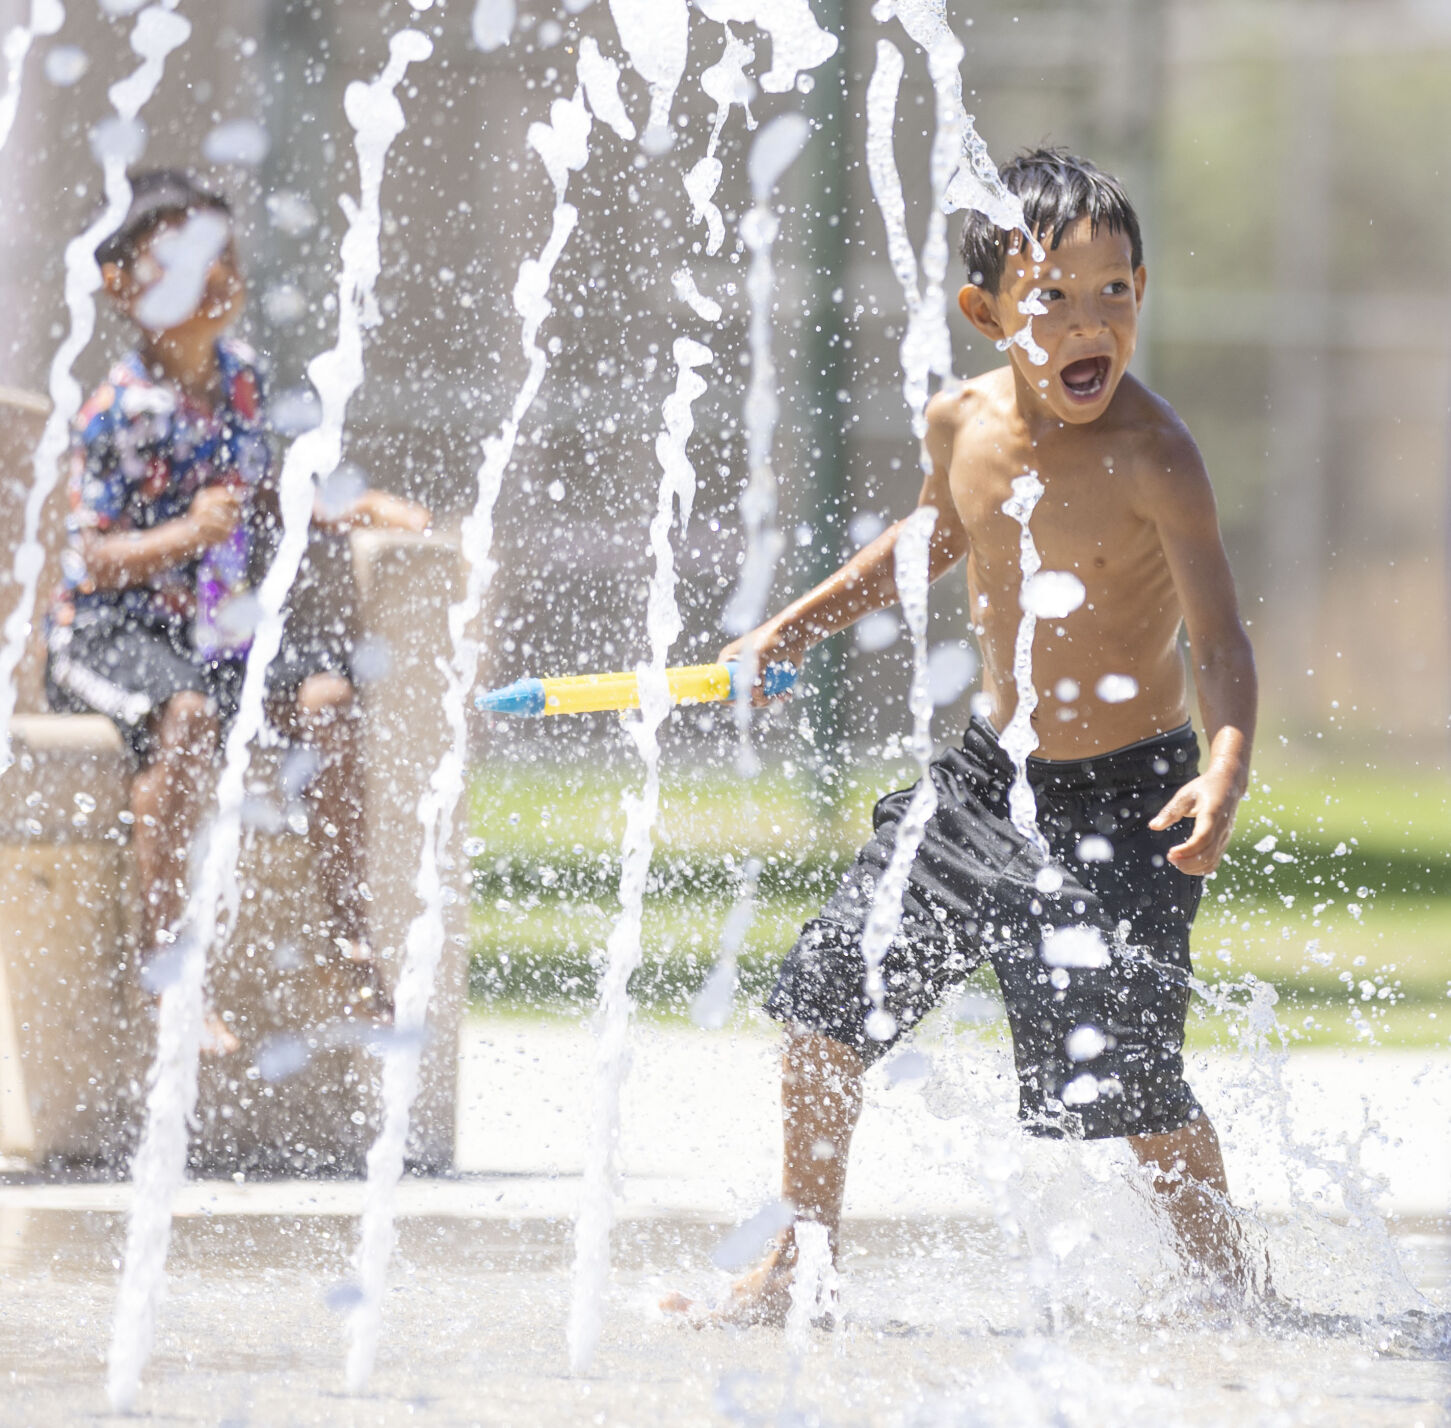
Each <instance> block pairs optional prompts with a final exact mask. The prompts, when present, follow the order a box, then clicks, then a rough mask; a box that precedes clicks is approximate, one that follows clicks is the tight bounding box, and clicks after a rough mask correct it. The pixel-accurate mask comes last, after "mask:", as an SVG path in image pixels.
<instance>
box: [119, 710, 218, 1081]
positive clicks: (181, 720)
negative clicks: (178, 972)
mask: <svg viewBox="0 0 1451 1428" xmlns="http://www.w3.org/2000/svg"><path fill="white" fill-rule="evenodd" d="M153 733H154V735H155V746H156V754H155V757H154V758H153V759H152V761H151V762H150V763H149V764H147V765H146V767H145V768H143V769H142V770H141V772H140V773H138V774H137V775H136V777H135V778H134V779H132V780H131V815H132V817H133V818H134V819H135V822H134V823H133V824H132V827H131V845H132V848H133V850H134V852H135V855H136V872H137V876H138V877H139V878H140V881H141V955H142V957H143V958H145V957H150V956H152V955H154V954H155V952H156V949H157V947H158V945H159V944H160V942H161V941H162V938H163V935H164V934H166V933H168V932H170V931H171V930H172V929H173V928H174V927H175V926H176V924H177V923H178V922H179V921H180V920H181V915H182V913H183V912H184V911H185V906H186V864H187V857H188V855H189V854H190V852H191V846H192V841H193V839H194V838H195V837H196V830H197V825H198V823H199V822H200V819H201V810H202V805H203V804H204V802H205V801H206V799H207V798H208V797H209V795H210V793H211V787H212V775H213V772H214V769H215V766H216V757H217V748H218V745H219V741H220V737H221V733H220V728H219V726H218V723H217V718H216V715H215V714H213V713H212V712H211V710H210V709H209V707H208V701H207V698H206V696H205V695H204V694H199V693H197V692H195V691H192V690H185V691H183V692H182V693H180V694H173V695H172V696H171V698H170V699H168V700H167V701H166V703H165V704H164V705H163V706H162V708H161V711H160V712H159V713H158V714H157V715H156V716H155V724H154V726H153ZM240 1045H241V1043H240V1042H239V1041H238V1040H237V1038H236V1037H235V1036H233V1035H232V1031H231V1028H230V1027H228V1026H227V1024H226V1023H225V1022H224V1021H223V1020H222V1019H221V1018H220V1017H219V1016H218V1015H217V1014H216V1012H214V1011H211V1010H208V1012H207V1016H206V1033H205V1036H204V1038H203V1049H204V1050H206V1051H208V1052H211V1053H213V1054H220V1055H225V1054H227V1053H229V1052H233V1051H236V1050H237V1049H238V1047H239V1046H240Z"/></svg>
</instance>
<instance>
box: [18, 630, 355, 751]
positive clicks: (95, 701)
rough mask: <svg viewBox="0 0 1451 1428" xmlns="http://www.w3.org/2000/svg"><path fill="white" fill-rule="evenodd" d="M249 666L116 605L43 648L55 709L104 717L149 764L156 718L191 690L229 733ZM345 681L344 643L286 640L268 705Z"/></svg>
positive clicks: (271, 677) (53, 636)
mask: <svg viewBox="0 0 1451 1428" xmlns="http://www.w3.org/2000/svg"><path fill="white" fill-rule="evenodd" d="M245 672H246V661H245V660H244V659H223V660H215V659H212V660H209V659H205V658H203V657H202V656H201V655H199V654H198V653H197V651H196V650H195V649H193V648H192V647H191V646H190V645H189V644H188V642H187V639H186V630H185V626H184V625H181V624H179V623H167V622H164V621H160V620H155V619H151V618H149V617H147V616H146V615H144V614H139V613H137V612H136V611H134V610H123V609H120V608H118V607H116V606H112V605H103V606H97V607H94V608H92V609H88V610H81V611H78V612H77V613H76V617H75V620H74V622H73V623H72V624H69V625H56V626H53V627H52V628H51V630H50V631H49V634H48V637H47V641H46V662H45V691H46V698H47V699H48V701H49V703H50V707H51V708H52V709H55V710H58V711H60V712H62V713H68V714H91V713H95V714H104V715H106V716H107V717H108V718H109V719H110V720H111V721H112V722H113V723H114V724H115V725H116V727H117V728H118V729H119V730H120V731H121V737H122V738H123V739H125V741H126V744H127V746H128V747H129V748H130V750H131V752H132V754H133V755H134V756H135V758H136V759H137V760H138V761H139V762H140V763H143V764H144V763H146V762H147V760H148V759H149V758H150V757H151V755H152V752H153V744H154V736H153V733H152V727H151V716H152V715H153V714H155V713H157V712H159V711H160V709H161V708H162V706H163V705H164V704H165V703H166V701H167V700H168V699H170V698H171V697H172V695H173V694H180V693H182V692H183V691H187V690H194V691H195V692H197V693H199V694H204V695H206V697H207V698H208V699H210V700H211V701H212V702H213V703H214V704H215V706H216V709H217V714H218V716H219V717H220V719H221V721H222V725H223V727H224V728H225V727H226V725H228V724H230V723H231V721H232V719H233V718H234V717H235V716H236V713H237V705H238V700H239V699H240V698H241V694H242V678H243V675H244V674H245ZM325 673H336V674H341V675H344V676H345V677H347V676H348V661H347V652H346V650H345V649H344V648H343V647H342V643H341V641H339V640H332V639H320V638H308V639H306V640H296V639H293V638H291V637H290V635H289V637H285V638H284V639H283V643H282V648H281V649H280V650H279V651H278V653H277V657H276V659H274V660H273V661H272V664H271V666H270V667H269V668H268V671H267V697H268V698H269V699H276V698H281V697H284V696H291V695H294V694H296V692H297V690H298V688H299V686H300V685H301V684H302V682H303V680H305V679H306V678H307V677H308V676H309V675H312V674H325Z"/></svg>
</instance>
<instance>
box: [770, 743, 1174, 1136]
mask: <svg viewBox="0 0 1451 1428" xmlns="http://www.w3.org/2000/svg"><path fill="white" fill-rule="evenodd" d="M1198 761H1199V754H1198V744H1197V742H1196V740H1195V737H1194V731H1193V730H1192V729H1191V728H1190V727H1189V725H1187V724H1185V725H1184V726H1183V727H1182V728H1179V729H1175V730H1173V731H1172V732H1170V733H1167V734H1162V735H1159V736H1156V737H1154V738H1152V739H1145V740H1143V741H1142V742H1141V743H1137V744H1131V745H1129V746H1128V747H1126V748H1122V749H1116V750H1114V751H1112V752H1110V753H1107V754H1102V755H1099V756H1097V757H1095V758H1090V759H1075V760H1061V761H1060V760H1047V759H1030V760H1029V761H1028V778H1029V781H1030V782H1031V784H1032V786H1033V791H1034V793H1035V794H1036V795H1037V800H1038V823H1039V826H1040V828H1041V829H1042V831H1043V834H1044V836H1045V837H1046V838H1047V840H1048V843H1049V846H1050V848H1051V849H1052V854H1053V860H1054V864H1055V866H1056V867H1057V869H1058V870H1059V871H1061V872H1062V873H1063V874H1065V877H1064V881H1063V883H1062V886H1061V887H1060V888H1058V889H1056V890H1055V891H1053V892H1049V893H1045V892H1042V891H1040V890H1039V889H1038V887H1037V885H1036V881H1037V875H1038V874H1039V873H1040V872H1041V871H1042V868H1043V863H1042V860H1041V857H1040V855H1039V854H1038V853H1037V852H1036V851H1035V850H1034V848H1033V847H1032V845H1031V844H1030V843H1028V841H1027V840H1026V839H1024V838H1023V837H1022V835H1021V834H1020V833H1018V831H1017V830H1016V829H1015V828H1014V827H1013V825H1012V822H1011V821H1010V819H1009V817H1008V802H1007V794H1008V788H1009V786H1010V784H1011V782H1012V778H1013V769H1012V764H1011V761H1010V760H1009V759H1008V756H1007V754H1006V753H1004V752H1003V749H1002V747H1001V745H1000V744H999V743H998V739H997V736H996V734H995V733H994V732H993V729H992V727H991V726H990V725H989V724H987V723H986V722H985V721H982V720H979V719H974V720H973V721H972V724H971V725H970V726H969V728H968V730H967V733H966V735H965V736H964V738H963V742H962V747H961V748H954V749H948V750H947V751H946V752H945V753H943V754H941V755H940V756H939V757H938V758H936V759H934V760H933V762H932V765H931V777H932V781H933V784H934V785H935V786H936V789H937V797H938V805H937V812H936V813H935V814H934V815H933V817H932V819H931V820H930V821H929V823H928V824H927V830H926V834H925V836H924V837H923V840H922V845H921V848H920V849H919V851H918V854H917V857H916V859H915V861H914V862H913V864H912V870H911V874H910V877H909V880H908V885H907V890H906V894H905V896H904V898H903V916H902V925H901V929H900V931H899V933H898V935H897V937H896V939H895V940H894V941H893V942H892V944H891V946H890V947H889V948H888V950H887V954H886V957H885V959H884V960H883V963H882V974H883V977H884V980H885V983H886V997H885V1009H886V1010H887V1011H888V1012H889V1013H890V1014H891V1016H892V1018H893V1019H894V1020H895V1023H896V1031H895V1034H894V1035H893V1036H892V1037H891V1038H890V1039H889V1040H887V1041H878V1040H874V1039H873V1038H872V1037H870V1036H869V1035H868V1034H867V1031H866V1021H867V1016H868V1014H869V1013H870V1011H871V1009H872V1008H871V1003H870V1001H869V999H868V998H867V996H866V992H865V975H864V967H863V963H862V954H861V939H862V933H863V930H864V928H865V926H866V922H867V917H868V914H869V912H870V910H871V904H872V896H873V893H874V891H875V889H876V886H877V882H878V879H879V878H880V877H881V874H882V873H883V872H884V871H885V869H886V866H887V863H888V860H889V859H890V857H891V853H892V847H893V845H894V843H895V841H896V833H897V827H898V824H899V823H900V821H901V819H902V816H903V815H904V814H905V812H906V810H907V805H908V803H909V802H910V801H911V796H912V791H911V790H910V789H905V790H902V791H901V792H898V793H891V794H888V795H887V796H886V797H885V798H884V799H882V800H881V802H880V803H878V804H877V806H876V809H875V811H874V813H873V816H872V822H873V827H874V830H875V831H874V833H873V836H872V838H871V839H870V840H869V841H868V843H867V845H866V846H865V847H864V848H863V849H862V851H861V853H860V854H859V855H858V856H857V860H856V862H855V863H854V864H853V866H852V867H851V868H850V869H849V870H848V872H847V873H846V875H845V877H844V878H843V879H842V882H841V885H840V887H838V889H837V890H836V892H835V893H834V894H833V895H832V897H831V899H830V900H829V901H828V902H827V904H826V906H825V907H824V908H823V909H822V911H821V914H820V916H819V917H816V918H814V919H813V920H812V921H810V922H808V923H807V924H806V926H805V927H804V928H803V929H802V932H801V936H800V938H799V939H798V940H797V942H796V945H795V946H794V947H793V948H792V949H791V952H790V953H789V954H788V956H787V958H786V960H785V962H784V963H783V965H782V967H781V971H780V974H779V976H778V978H777V981H776V985H775V988H774V990H773V991H772V993H771V995H770V997H769V998H768V1000H767V1002H766V1010H767V1011H768V1012H769V1013H770V1014H771V1015H772V1016H773V1017H775V1018H776V1019H777V1020H779V1021H784V1022H794V1023H797V1024H800V1025H803V1026H806V1027H808V1028H810V1029H812V1030H815V1031H819V1032H822V1033H824V1034H825V1035H827V1036H830V1037H832V1038H833V1039H834V1040H837V1041H840V1042H842V1043H844V1044H845V1045H847V1046H850V1047H852V1048H853V1049H854V1050H856V1051H857V1052H859V1053H860V1054H861V1056H862V1059H863V1060H864V1061H865V1062H867V1063H868V1064H870V1063H871V1062H873V1061H875V1060H876V1059H877V1058H879V1057H880V1056H881V1055H882V1054H883V1053H884V1052H885V1051H886V1050H887V1049H888V1048H889V1047H890V1046H891V1045H892V1044H893V1042H894V1041H895V1040H896V1039H897V1038H898V1037H900V1036H901V1034H902V1033H903V1032H905V1031H907V1030H908V1029H910V1028H911V1027H912V1026H914V1025H915V1024H916V1023H917V1022H918V1021H919V1020H920V1019H921V1018H922V1017H923V1016H924V1015H925V1014H926V1013H927V1012H928V1011H929V1010H931V1008H932V1006H933V1004H934V1003H935V1002H936V1001H937V1000H938V998H939V997H940V996H941V995H942V993H943V992H944V991H945V990H946V989H947V988H949V987H951V986H953V985H955V984H957V983H960V982H961V981H962V980H963V979H964V978H966V977H967V976H968V974H969V973H971V972H972V971H973V970H974V969H976V968H977V967H978V966H980V965H981V964H982V962H983V961H984V960H987V961H990V962H991V963H992V966H993V970H994V971H995V972H996V973H997V978H998V983H999V985H1000V986H1001V988H1002V991H1003V1000H1004V1002H1005V1004H1006V1007H1007V1013H1008V1021H1009V1023H1010V1025H1011V1028H1012V1034H1013V1050H1014V1056H1015V1059H1016V1062H1017V1071H1018V1083H1019V1106H1018V1113H1019V1115H1020V1116H1021V1117H1022V1119H1023V1121H1024V1122H1025V1123H1026V1125H1027V1128H1028V1129H1029V1130H1030V1131H1032V1132H1033V1133H1035V1134H1038V1135H1046V1136H1065V1135H1071V1136H1075V1137H1083V1138H1087V1139H1099V1138H1104V1137H1109V1136H1125V1135H1153V1134H1159V1133H1162V1132H1165V1131H1172V1130H1178V1129H1179V1128H1181V1127H1182V1126H1185V1125H1187V1124H1188V1123H1189V1122H1190V1121H1191V1120H1193V1119H1195V1118H1196V1117H1197V1116H1198V1115H1199V1114H1200V1111H1199V1104H1198V1102H1197V1101H1196V1100H1195V1098H1194V1093H1193V1092H1192V1091H1191V1090H1190V1089H1189V1087H1188V1086H1187V1085H1186V1084H1185V1082H1184V1064H1183V1042H1184V1016H1185V1012H1186V1011H1187V1009H1188V1002H1189V989H1188V976H1189V925H1190V923H1191V922H1192V921H1193V918H1194V913H1195V911H1196V909H1197V907H1198V904H1199V896H1200V892H1201V890H1202V886H1203V879H1201V878H1197V877H1191V876H1189V875H1187V874H1185V873H1181V872H1179V871H1178V869H1176V868H1175V867H1173V866H1172V865H1171V864H1170V863H1169V862H1168V860H1167V858H1166V856H1165V855H1166V854H1167V852H1168V850H1169V849H1170V848H1171V847H1172V846H1173V845H1174V844H1176V843H1179V842H1182V841H1183V839H1184V838H1185V837H1186V836H1187V831H1188V827H1189V824H1188V823H1187V821H1186V822H1184V823H1180V824H1177V825H1175V827H1173V828H1170V829H1168V830H1166V831H1164V832H1162V833H1160V832H1155V831H1153V830H1152V829H1150V828H1149V827H1148V822H1149V819H1151V818H1152V817H1153V816H1154V815H1155V814H1156V813H1158V811H1159V809H1160V808H1162V807H1163V806H1164V804H1165V803H1166V802H1167V801H1168V799H1169V797H1170V795H1171V794H1172V793H1173V792H1174V790H1175V789H1177V788H1178V787H1179V786H1180V785H1181V784H1183V783H1186V782H1188V780H1189V779H1191V778H1193V777H1195V775H1196V774H1197V772H1198ZM1075 926H1076V927H1080V928H1081V927H1090V928H1094V929H1097V930H1098V931H1099V932H1100V933H1101V936H1102V943H1103V947H1102V949H1101V950H1100V949H1099V948H1098V947H1097V945H1096V943H1095V941H1094V939H1093V938H1092V937H1091V936H1080V937H1079V938H1077V939H1074V938H1072V937H1071V936H1070V938H1069V939H1068V942H1067V943H1066V944H1065V943H1062V942H1060V943H1059V947H1058V950H1056V951H1055V950H1054V949H1053V948H1052V946H1051V939H1050V945H1049V947H1048V949H1047V950H1046V951H1045V948H1044V940H1043V939H1044V931H1045V929H1050V928H1052V929H1058V928H1065V927H1075ZM1065 947H1067V948H1068V949H1069V950H1068V952H1067V953H1065V951H1064V948H1065ZM1074 953H1076V954H1077V955H1073V954H1074ZM1095 960H1098V961H1101V962H1103V963H1104V965H1100V966H1092V965H1088V966H1085V965H1062V964H1063V963H1069V964H1075V963H1078V964H1081V963H1083V962H1093V961H1095Z"/></svg>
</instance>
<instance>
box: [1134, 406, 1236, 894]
mask: <svg viewBox="0 0 1451 1428" xmlns="http://www.w3.org/2000/svg"><path fill="white" fill-rule="evenodd" d="M1164 465H1167V467H1168V469H1167V470H1164V469H1163V467H1164ZM1155 468H1156V469H1155V471H1154V473H1153V474H1152V475H1151V476H1149V477H1148V478H1147V482H1146V485H1147V491H1148V503H1147V504H1148V506H1149V512H1148V513H1149V514H1150V515H1151V517H1152V519H1153V521H1154V523H1155V525H1156V526H1157V528H1158V531H1159V539H1160V541H1161V542H1162V544H1163V547H1164V554H1165V556H1166V557H1167V559H1168V562H1169V571H1170V574H1171V575H1172V576H1173V579H1174V585H1175V588H1176V590H1177V591H1178V595H1179V603H1180V606H1181V608H1182V609H1183V612H1184V624H1185V626H1186V628H1187V629H1188V632H1189V652H1190V658H1191V660H1192V663H1193V669H1194V686H1195V689H1196V690H1197V691H1198V694H1199V711H1200V714H1201V715H1202V717H1203V720H1204V733H1205V737H1206V738H1207V740H1208V741H1209V763H1208V766H1207V767H1206V768H1205V770H1204V772H1203V773H1202V774H1200V775H1199V777H1198V778H1196V779H1192V780H1191V781H1190V782H1189V783H1186V784H1185V785H1184V786H1183V788H1181V789H1180V790H1179V791H1178V792H1177V793H1176V794H1175V795H1174V796H1173V798H1171V799H1170V800H1169V802H1168V803H1167V804H1165V805H1164V807H1163V808H1162V809H1161V810H1160V811H1159V813H1158V815H1157V816H1156V817H1155V818H1154V819H1153V820H1152V822H1151V823H1150V824H1149V826H1150V827H1151V828H1168V827H1170V826H1171V825H1172V824H1174V823H1177V822H1178V821H1179V820H1180V819H1181V818H1190V817H1192V818H1193V819H1194V831H1193V832H1192V833H1191V834H1190V835H1189V837H1188V838H1187V839H1186V840H1185V841H1184V842H1182V843H1180V844H1178V845H1177V846H1176V847H1174V848H1171V849H1170V850H1169V861H1170V862H1171V863H1173V864H1174V866H1175V867H1176V868H1178V869H1179V870H1180V872H1184V873H1200V874H1202V873H1212V872H1213V871H1214V869H1215V868H1216V867H1217V866H1218V865H1219V860H1220V858H1221V857H1223V855H1224V850H1225V847H1226V846H1227V844H1228V843H1229V835H1230V833H1231V832H1232V831H1233V829H1234V815H1235V812H1236V810H1237V809H1238V807H1239V801H1240V799H1242V798H1243V797H1244V793H1245V789H1246V788H1247V787H1248V784H1249V757H1250V746H1251V744H1252V743H1253V741H1254V730H1255V711H1256V705H1257V703H1258V699H1259V688H1258V682H1257V680H1256V676H1255V661H1254V651H1253V649H1252V648H1251V647H1250V642H1249V636H1248V634H1246V633H1245V628H1244V625H1243V623H1242V622H1241V620H1240V617H1239V601H1238V599H1237V598H1236V596H1235V591H1234V577H1233V576H1232V575H1231V573H1230V569H1229V561H1228V559H1227V558H1226V556H1225V554H1224V542H1223V541H1222V540H1221V538H1220V534H1219V516H1218V513H1217V511H1216V509H1215V504H1214V492H1213V490H1212V488H1211V487H1210V484H1209V475H1208V473H1207V472H1206V471H1205V469H1204V461H1203V458H1202V457H1201V456H1200V454H1199V451H1198V448H1197V447H1195V445H1194V443H1193V441H1192V440H1191V439H1190V437H1189V434H1188V433H1187V432H1181V433H1179V434H1176V436H1175V438H1174V442H1173V449H1172V452H1171V460H1170V461H1168V462H1167V463H1155Z"/></svg>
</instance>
